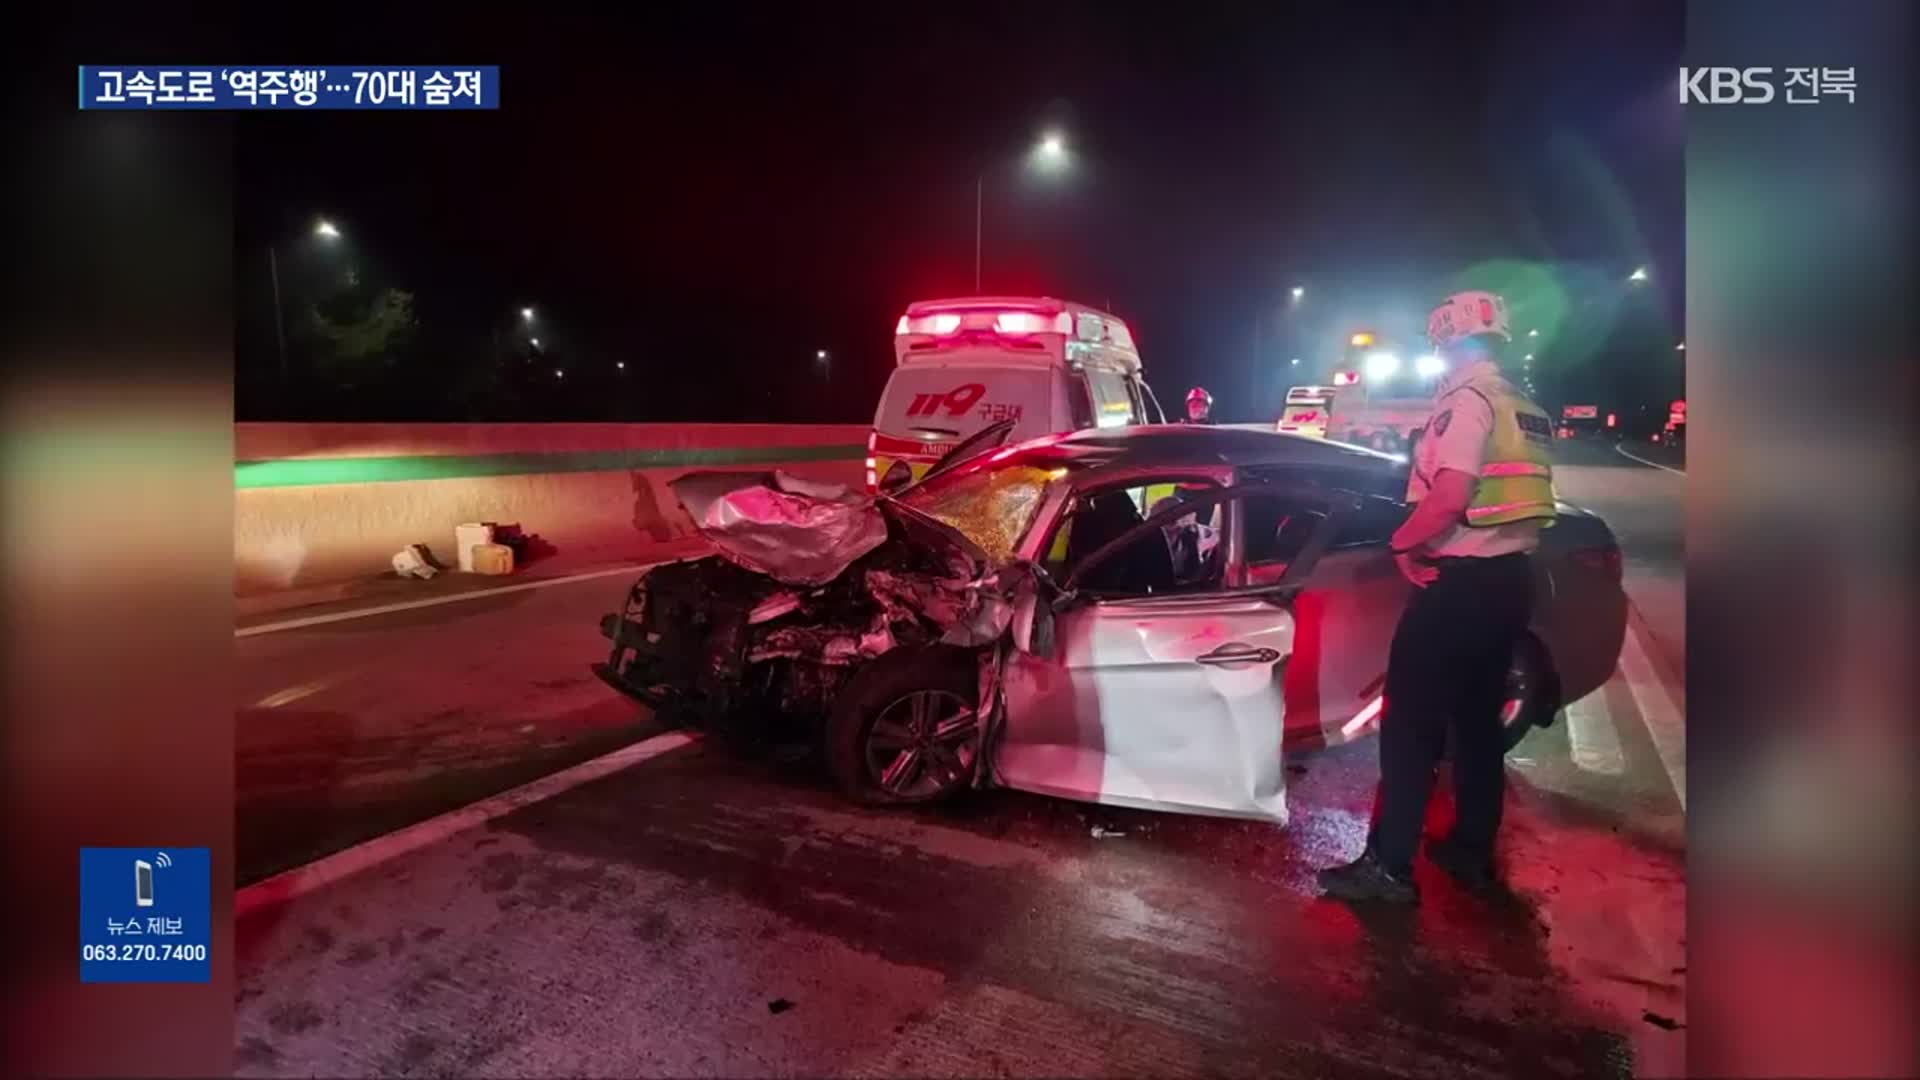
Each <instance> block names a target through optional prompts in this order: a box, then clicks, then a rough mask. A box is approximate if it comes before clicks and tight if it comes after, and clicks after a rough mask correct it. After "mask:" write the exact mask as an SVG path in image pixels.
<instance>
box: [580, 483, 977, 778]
mask: <svg viewBox="0 0 1920 1080" xmlns="http://www.w3.org/2000/svg"><path fill="white" fill-rule="evenodd" d="M674 491H675V494H676V496H678V498H679V499H680V502H681V504H682V505H683V506H685V507H686V509H687V510H688V512H689V514H691V515H692V517H693V519H694V521H695V522H696V523H698V524H699V526H700V529H701V532H702V533H703V534H704V535H706V536H707V538H708V539H709V540H711V541H713V543H714V546H715V548H716V550H717V552H718V553H717V554H714V555H710V556H707V557H705V558H700V559H694V560H690V561H686V562H677V563H668V564H664V565H661V566H657V567H654V568H652V569H651V570H648V571H647V572H646V573H645V574H643V575H642V576H641V578H640V579H639V580H638V581H636V582H635V583H634V584H633V586H632V587H631V588H630V589H629V590H628V592H627V596H626V599H625V602H624V604H623V605H622V609H621V610H620V611H618V612H615V613H612V614H609V615H606V616H604V617H603V618H602V619H601V622H600V630H601V633H602V634H603V635H604V636H605V637H606V638H607V639H608V640H609V641H610V642H611V645H612V648H611V652H610V654H609V655H608V658H607V659H606V660H605V661H604V662H602V663H597V664H595V665H593V670H594V673H595V674H596V675H598V676H599V677H600V678H601V679H602V680H603V681H605V682H606V683H608V684H609V685H610V686H612V687H614V688H615V689H617V690H619V691H621V692H622V693H624V694H627V695H628V696H630V697H632V698H634V699H636V700H638V701H641V702H644V703H646V704H648V705H650V706H652V707H654V708H655V709H656V710H658V711H659V712H660V713H661V714H662V716H663V717H664V718H666V719H668V720H669V721H670V722H674V723H678V724H683V725H686V726H689V727H693V728H696V729H700V730H704V731H708V732H711V733H714V734H716V735H721V736H723V737H725V738H726V739H728V741H730V742H734V743H736V744H753V745H759V744H768V743H772V744H792V743H798V742H805V741H811V740H812V739H813V738H814V737H815V736H816V735H817V733H818V731H819V726H820V724H821V723H822V721H823V720H824V718H825V717H826V715H827V713H828V711H829V709H830V707H831V704H832V702H833V700H834V696H835V694H836V693H837V692H838V691H839V690H840V689H841V688H842V687H844V686H845V684H846V683H847V681H848V680H849V679H850V678H851V677H852V676H853V674H854V673H855V672H856V671H857V670H858V669H859V668H860V667H861V666H862V665H863V664H865V663H866V662H868V661H871V660H873V659H875V658H877V657H880V656H882V655H885V654H887V653H890V652H892V651H894V650H896V649H900V648H902V647H927V646H932V645H935V644H937V643H941V642H945V643H948V644H953V645H962V646H979V645H986V644H990V643H992V642H994V641H997V640H998V639H999V637H1000V636H1001V634H1002V632H1003V631H1004V630H1005V628H1006V625H1007V621H1008V617H1009V616H1008V613H1007V605H1006V603H1005V601H1004V600H1003V599H1002V598H1001V597H1000V596H998V595H997V593H996V590H995V586H994V585H993V584H991V583H990V582H983V575H985V574H986V572H987V570H988V567H987V566H986V560H985V558H984V556H983V555H982V554H981V553H980V552H979V551H978V549H974V548H971V546H970V545H969V544H968V543H967V542H966V541H965V540H964V538H962V537H959V536H958V535H955V534H952V533H951V531H950V530H943V529H942V527H941V526H939V525H938V523H936V522H931V521H928V520H926V519H923V518H919V517H917V516H915V515H913V514H912V513H911V512H910V511H907V510H905V509H903V508H900V507H898V506H897V505H895V504H892V503H891V502H890V501H889V500H885V499H879V500H876V499H873V498H870V497H867V496H859V495H854V494H852V493H849V492H847V491H846V490H845V489H840V488H834V487H828V486H824V485H817V484H812V483H809V482H807V481H802V480H797V479H795V478H793V477H789V476H786V475H784V474H778V473H776V474H739V473H720V474H715V473H707V474H696V475H693V476H689V477H685V478H683V479H682V480H680V481H676V482H675V484H674Z"/></svg>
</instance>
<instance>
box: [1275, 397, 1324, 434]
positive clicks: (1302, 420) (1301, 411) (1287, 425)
mask: <svg viewBox="0 0 1920 1080" xmlns="http://www.w3.org/2000/svg"><path fill="white" fill-rule="evenodd" d="M1333 389H1334V388H1333V387H1331V386H1292V387H1288V388H1287V404H1286V408H1284V409H1282V410H1281V412H1280V424H1279V430H1281V431H1284V432H1291V433H1292V434H1295V435H1307V436H1311V437H1313V438H1316V439H1324V438H1326V437H1327V416H1328V414H1329V412H1330V411H1331V410H1332V408H1333Z"/></svg>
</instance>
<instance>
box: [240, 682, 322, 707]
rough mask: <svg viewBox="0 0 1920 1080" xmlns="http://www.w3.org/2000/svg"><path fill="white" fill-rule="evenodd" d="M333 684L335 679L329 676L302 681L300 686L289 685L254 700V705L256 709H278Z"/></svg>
mask: <svg viewBox="0 0 1920 1080" xmlns="http://www.w3.org/2000/svg"><path fill="white" fill-rule="evenodd" d="M331 685H333V680H332V679H330V678H327V679H315V680H313V681H312V682H308V683H301V684H300V685H299V686H289V687H287V688H286V689H285V690H281V691H277V692H275V693H272V694H268V695H267V696H266V697H263V698H261V699H260V700H259V701H256V702H254V703H253V707H254V708H256V709H277V708H279V707H280V706H282V705H291V704H293V703H294V702H296V701H299V700H300V699H301V698H304V697H311V696H313V695H314V694H317V693H319V692H320V691H322V690H325V689H326V688H327V687H329V686H331Z"/></svg>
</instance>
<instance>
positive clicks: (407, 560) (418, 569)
mask: <svg viewBox="0 0 1920 1080" xmlns="http://www.w3.org/2000/svg"><path fill="white" fill-rule="evenodd" d="M393 572H394V573H396V574H398V575H400V576H401V577H410V578H419V579H421V580H423V581H424V580H426V579H428V578H431V577H433V576H434V575H435V574H438V573H439V572H440V567H439V566H438V564H436V563H435V562H434V561H433V553H432V552H430V551H428V550H427V545H425V544H408V545H407V546H406V547H404V548H401V549H400V550H399V551H398V552H396V553H395V554H394V556H393Z"/></svg>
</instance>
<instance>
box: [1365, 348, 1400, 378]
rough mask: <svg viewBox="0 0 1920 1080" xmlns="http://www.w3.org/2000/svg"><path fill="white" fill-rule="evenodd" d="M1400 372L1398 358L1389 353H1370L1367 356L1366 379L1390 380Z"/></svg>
mask: <svg viewBox="0 0 1920 1080" xmlns="http://www.w3.org/2000/svg"><path fill="white" fill-rule="evenodd" d="M1399 370H1400V358H1399V357H1398V356H1395V355H1394V354H1392V353H1390V352H1377V353H1370V354H1368V356H1367V378H1369V379H1373V380H1376V381H1378V380H1381V379H1391V378H1393V376H1394V373H1395V372H1397V371H1399Z"/></svg>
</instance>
